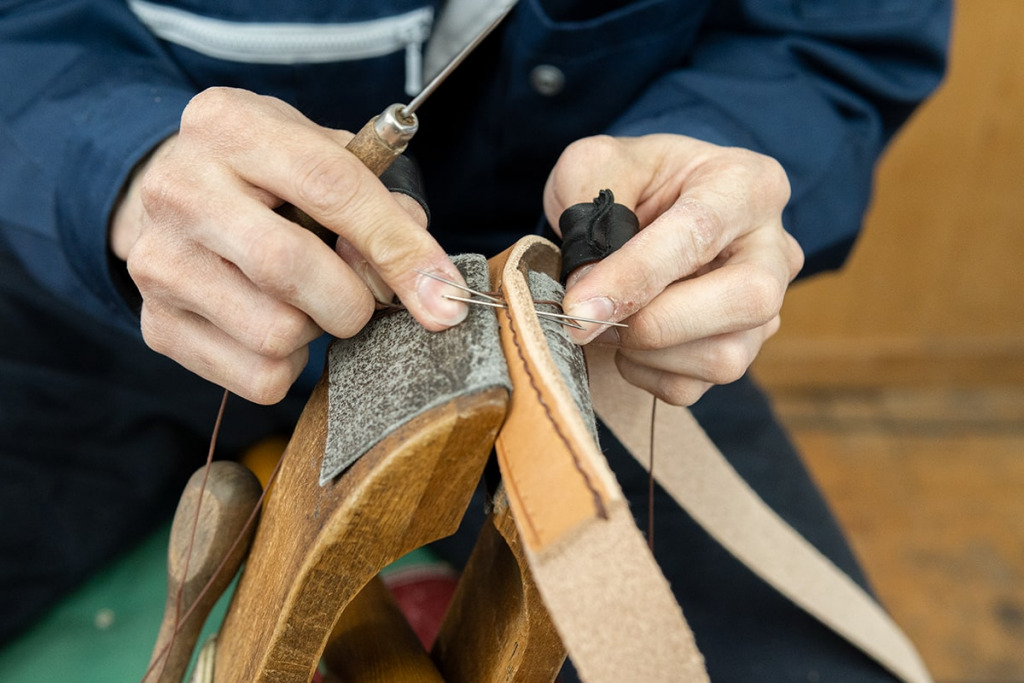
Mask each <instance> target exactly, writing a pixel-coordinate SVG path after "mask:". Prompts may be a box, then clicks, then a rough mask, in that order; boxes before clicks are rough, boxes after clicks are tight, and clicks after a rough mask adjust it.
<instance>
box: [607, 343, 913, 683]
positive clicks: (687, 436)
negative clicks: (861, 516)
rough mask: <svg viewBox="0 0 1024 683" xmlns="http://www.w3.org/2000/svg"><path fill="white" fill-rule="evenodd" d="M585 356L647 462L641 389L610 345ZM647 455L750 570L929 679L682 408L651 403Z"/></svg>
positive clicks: (896, 633)
mask: <svg viewBox="0 0 1024 683" xmlns="http://www.w3.org/2000/svg"><path fill="white" fill-rule="evenodd" d="M587 363H588V367H589V373H590V384H591V396H592V400H593V403H594V408H595V409H596V411H597V413H598V415H599V416H600V417H601V419H602V421H603V422H604V423H605V425H607V426H608V428H609V429H611V431H612V433H614V434H615V436H616V437H618V439H619V440H620V441H621V442H622V444H623V445H624V446H625V447H626V449H627V450H629V452H630V453H631V454H632V455H633V457H634V458H636V460H637V461H638V462H639V463H640V464H641V465H642V466H643V467H644V468H647V467H648V458H649V453H650V427H651V425H650V418H651V413H650V405H651V400H652V399H651V395H650V394H648V393H647V392H646V391H644V390H642V389H639V388H637V387H634V386H632V385H631V384H629V383H628V382H626V381H625V380H624V379H622V376H621V375H620V374H619V372H618V370H617V369H616V368H615V360H614V350H613V349H607V348H599V347H588V349H587ZM654 457H655V458H656V462H657V463H658V466H657V468H655V472H654V477H655V479H656V480H657V481H658V483H659V484H661V486H662V487H663V488H664V489H665V490H666V491H668V492H669V494H670V495H671V496H672V497H673V498H674V499H675V500H676V502H677V503H679V505H680V506H681V507H682V508H683V509H684V510H686V512H687V513H689V514H690V515H691V516H692V517H693V518H694V520H696V521H697V523H698V524H700V525H701V527H703V528H704V530H705V531H707V532H708V533H709V534H710V535H711V536H712V537H713V538H714V539H715V540H717V541H718V542H719V543H720V544H721V545H722V546H723V547H724V548H726V550H728V551H729V552H730V553H732V554H733V555H734V556H735V557H736V558H737V559H739V560H740V561H741V562H742V563H743V564H745V565H746V566H747V567H748V568H749V569H751V570H752V571H753V572H754V573H755V574H757V575H758V576H760V577H761V578H762V579H764V580H765V581H766V582H768V583H769V584H770V585H771V586H773V587H774V588H775V589H776V590H778V591H779V592H780V593H782V594H783V595H784V596H786V597H787V598H788V599H789V600H791V601H792V602H793V603H794V604H796V605H797V606H799V607H800V608H801V609H803V610H805V611H806V612H808V613H809V614H810V615H812V616H813V617H815V618H816V619H818V620H819V621H821V622H822V623H823V624H825V625H826V626H828V627H829V628H830V629H832V630H833V631H835V632H836V633H838V634H839V635H841V636H842V637H844V638H845V639H846V640H848V641H849V642H850V643H852V644H853V645H855V646H856V647H858V648H859V649H860V650H862V651H863V652H864V653H865V654H867V655H868V656H870V657H871V658H873V659H875V660H876V661H877V662H878V663H879V664H881V665H882V666H884V667H885V668H887V669H888V670H889V671H890V672H892V673H893V674H895V675H896V676H898V677H899V678H900V679H902V680H904V681H907V682H908V683H928V682H929V681H931V677H930V676H929V674H928V671H927V669H926V668H925V666H924V663H923V662H922V661H921V658H920V656H919V655H918V653H917V651H916V650H915V649H914V646H913V644H912V643H911V642H910V640H909V639H908V638H907V637H906V635H905V634H904V633H903V632H902V631H901V630H900V628H899V626H897V625H896V624H895V622H893V620H892V619H891V618H890V617H889V615H888V614H886V613H885V611H884V610H883V609H882V607H881V606H880V605H879V604H878V603H877V602H876V601H875V600H874V599H873V598H872V597H871V596H870V595H868V594H867V593H866V592H865V591H864V590H863V589H861V588H860V586H858V585H857V584H856V583H854V582H853V581H852V580H851V579H850V578H849V577H848V576H847V575H846V574H845V573H843V572H842V571H841V570H840V569H838V568H837V567H836V566H835V565H834V564H832V562H831V561H830V560H829V559H828V558H826V557H825V556H824V555H822V554H821V553H820V552H819V551H818V550H817V549H816V548H814V546H812V545H811V544H810V543H808V542H807V541H806V540H805V539H804V538H803V537H802V536H800V535H799V534H798V533H797V532H796V531H795V530H794V529H793V528H792V527H790V526H789V525H788V524H787V523H786V522H785V521H783V520H782V519H781V518H780V517H779V516H778V515H777V514H775V512H774V511H773V510H772V509H771V508H769V507H768V506H767V505H766V504H765V503H764V501H762V500H761V499H760V497H758V495H757V494H756V493H755V492H754V491H753V489H751V488H750V487H749V486H748V485H747V483H746V482H745V481H743V479H742V478H741V477H740V476H739V474H737V472H736V471H735V470H734V469H733V468H732V466H731V465H730V464H729V463H728V461H726V459H725V458H724V456H723V455H722V454H721V452H720V451H719V450H718V448H717V447H716V446H715V445H714V444H713V443H712V442H711V439H709V438H708V436H707V434H705V433H704V430H703V429H701V427H700V425H699V424H697V421H696V420H695V419H694V417H693V416H692V415H691V414H690V411H689V410H687V409H686V408H682V407H679V406H672V405H669V404H663V405H662V406H659V407H658V410H657V418H656V423H655V456H654Z"/></svg>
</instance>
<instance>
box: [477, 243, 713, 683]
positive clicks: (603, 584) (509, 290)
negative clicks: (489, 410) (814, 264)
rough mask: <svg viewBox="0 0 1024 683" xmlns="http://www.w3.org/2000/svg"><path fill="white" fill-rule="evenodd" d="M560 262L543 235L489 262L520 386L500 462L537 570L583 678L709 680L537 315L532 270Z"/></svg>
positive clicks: (501, 438) (501, 441) (596, 682)
mask: <svg viewBox="0 0 1024 683" xmlns="http://www.w3.org/2000/svg"><path fill="white" fill-rule="evenodd" d="M558 264H559V254H558V249H557V248H556V247H555V246H554V245H553V244H551V243H550V242H548V241H547V240H544V239H542V238H539V237H529V238H524V239H523V240H520V241H519V242H518V243H517V244H516V245H515V246H514V247H512V248H511V249H510V250H508V251H506V252H504V253H503V254H501V255H500V256H498V257H496V258H495V259H492V261H491V273H492V283H493V286H494V287H495V288H497V289H500V290H501V292H502V295H503V296H504V298H505V300H506V302H507V303H508V309H507V310H504V311H498V319H499V325H500V332H501V338H502V345H503V347H504V349H505V358H506V361H507V362H508V366H509V376H510V377H511V379H512V385H513V391H512V396H511V400H510V406H509V412H508V416H507V418H506V421H505V424H504V425H503V427H502V429H501V431H500V432H499V434H498V438H497V442H496V446H497V453H498V462H499V465H500V467H501V472H502V478H503V481H504V483H505V487H506V492H507V494H508V498H509V504H510V505H511V507H512V510H513V513H514V516H515V519H516V523H517V526H518V529H519V533H520V535H521V537H522V539H523V545H524V547H525V550H526V555H527V559H528V561H529V565H530V569H531V571H532V572H533V575H534V579H535V581H536V584H537V587H538V589H539V590H540V593H541V596H542V598H543V600H544V603H545V605H546V606H547V608H548V610H549V612H550V614H551V618H552V621H553V622H554V624H555V627H556V629H557V630H558V633H559V635H560V636H561V638H562V640H563V642H564V644H565V646H566V649H567V650H568V652H569V656H570V657H571V658H572V660H573V663H574V664H575V666H576V668H577V670H578V671H579V673H580V676H581V677H582V678H583V680H585V681H588V683H601V682H604V681H608V682H610V683H612V682H614V683H620V682H621V681H634V680H635V681H641V680H642V681H680V680H683V681H703V680H707V674H706V672H705V670H704V664H703V658H702V657H701V655H700V653H699V651H698V650H697V647H696V645H695V643H694V640H693V635H692V633H691V632H690V629H689V627H688V626H687V624H686V622H685V620H684V619H683V615H682V611H681V610H680V608H679V606H678V604H677V603H676V602H675V598H674V597H673V595H672V591H671V589H670V587H669V585H668V582H667V581H666V580H665V578H664V577H663V576H662V574H661V571H660V569H659V568H658V566H657V564H656V563H655V562H654V558H653V557H651V555H650V552H649V551H648V549H647V546H646V544H645V543H644V540H643V539H642V538H641V536H640V532H639V531H638V530H637V528H636V525H635V523H634V522H633V518H632V515H631V514H630V512H629V509H628V507H627V504H626V501H625V499H624V497H623V495H622V491H621V490H620V489H619V486H618V484H617V482H616V481H615V478H614V476H613V475H612V473H611V470H610V469H609V468H608V464H607V462H606V461H605V459H604V457H603V456H602V455H601V453H600V451H599V450H598V447H597V444H596V442H595V440H594V437H593V435H592V433H591V431H590V430H589V429H588V428H587V426H586V425H585V423H584V421H583V418H582V417H581V413H580V410H579V408H578V407H577V405H576V404H575V403H574V402H573V399H572V398H571V396H570V394H569V391H568V389H567V388H566V386H565V383H564V382H563V381H562V378H561V375H560V374H559V371H558V369H557V367H556V366H555V363H554V360H553V358H552V356H551V352H550V349H549V345H548V340H547V338H546V337H545V333H544V331H543V330H542V328H541V325H540V323H539V321H538V319H537V315H536V313H535V312H534V302H533V297H532V295H531V293H530V289H529V286H528V283H527V277H526V273H527V271H528V270H534V271H539V272H543V273H547V274H549V275H551V276H554V275H555V274H557V272H558Z"/></svg>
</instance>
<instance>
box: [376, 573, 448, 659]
mask: <svg viewBox="0 0 1024 683" xmlns="http://www.w3.org/2000/svg"><path fill="white" fill-rule="evenodd" d="M382 578H383V580H384V584H385V585H386V586H387V587H388V588H389V589H390V590H391V594H392V595H393V596H394V597H395V602H397V603H398V607H399V609H401V610H402V614H404V615H405V619H406V621H408V622H409V625H410V626H411V627H412V630H413V631H414V632H415V633H416V636H417V637H418V638H419V639H420V643H422V644H423V648H424V649H425V650H427V651H428V652H429V651H430V647H431V645H433V644H434V639H435V638H437V633H438V631H440V630H441V621H442V620H443V619H444V613H445V611H446V610H447V609H448V605H449V603H451V601H452V595H454V593H455V586H456V585H457V584H458V578H459V577H458V572H456V571H455V570H454V569H452V568H451V567H449V566H448V565H445V564H420V565H413V566H410V567H406V568H404V569H398V570H395V571H393V572H388V573H387V574H386V575H384V576H382Z"/></svg>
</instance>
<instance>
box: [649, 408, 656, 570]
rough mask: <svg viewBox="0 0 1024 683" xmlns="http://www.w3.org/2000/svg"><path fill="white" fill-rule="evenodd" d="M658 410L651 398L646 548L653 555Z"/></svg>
mask: <svg viewBox="0 0 1024 683" xmlns="http://www.w3.org/2000/svg"><path fill="white" fill-rule="evenodd" d="M657 410H658V397H657V396H653V395H652V396H651V440H650V447H651V452H650V459H649V462H648V465H647V547H648V548H650V549H651V553H654V424H655V422H654V420H655V417H656V411H657Z"/></svg>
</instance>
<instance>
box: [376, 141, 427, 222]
mask: <svg viewBox="0 0 1024 683" xmlns="http://www.w3.org/2000/svg"><path fill="white" fill-rule="evenodd" d="M380 181H381V182H382V183H384V187H386V188H388V189H389V190H391V191H392V192H400V193H402V194H404V195H406V196H408V197H412V198H413V199H414V200H416V203H417V204H419V205H420V206H421V207H423V213H425V214H427V225H429V224H430V208H429V207H427V193H426V191H424V189H423V176H422V175H421V174H420V167H419V164H417V163H416V162H415V161H414V160H413V159H412V158H410V157H407V156H406V155H404V154H401V155H399V156H397V157H395V160H394V161H393V162H391V165H390V166H388V168H387V169H386V170H385V171H384V172H383V173H381V174H380Z"/></svg>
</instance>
